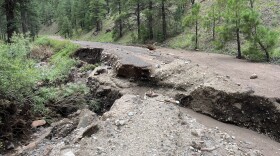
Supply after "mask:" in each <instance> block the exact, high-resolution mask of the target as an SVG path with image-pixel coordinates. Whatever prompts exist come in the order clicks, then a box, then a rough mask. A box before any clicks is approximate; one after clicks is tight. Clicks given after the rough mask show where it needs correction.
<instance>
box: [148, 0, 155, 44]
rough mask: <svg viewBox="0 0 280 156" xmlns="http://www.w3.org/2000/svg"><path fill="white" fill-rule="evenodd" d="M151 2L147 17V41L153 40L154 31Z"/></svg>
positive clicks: (151, 2)
mask: <svg viewBox="0 0 280 156" xmlns="http://www.w3.org/2000/svg"><path fill="white" fill-rule="evenodd" d="M152 11H153V1H151V0H150V1H149V16H148V29H149V39H150V40H153V39H154V30H153V15H152Z"/></svg>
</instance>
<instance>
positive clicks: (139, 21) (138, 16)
mask: <svg viewBox="0 0 280 156" xmlns="http://www.w3.org/2000/svg"><path fill="white" fill-rule="evenodd" d="M136 14H137V15H136V16H137V29H138V39H140V34H141V29H140V25H141V17H140V2H139V1H138V2H137V10H136Z"/></svg>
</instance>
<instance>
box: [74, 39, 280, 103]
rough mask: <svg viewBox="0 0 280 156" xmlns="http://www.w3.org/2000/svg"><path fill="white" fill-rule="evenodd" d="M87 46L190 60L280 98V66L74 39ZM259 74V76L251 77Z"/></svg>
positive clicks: (163, 59) (152, 57)
mask: <svg viewBox="0 0 280 156" xmlns="http://www.w3.org/2000/svg"><path fill="white" fill-rule="evenodd" d="M74 43H77V44H79V45H81V46H84V47H100V48H104V49H111V48H112V49H120V50H124V51H125V52H128V54H129V55H136V56H139V57H141V58H144V59H146V60H148V61H150V62H153V63H157V62H161V63H168V62H171V61H173V60H175V59H183V60H190V61H191V62H192V63H196V64H198V65H200V66H201V67H204V68H207V69H209V70H211V71H212V72H214V73H217V74H219V75H224V76H229V77H230V78H231V79H232V80H233V81H234V82H236V83H238V84H241V85H243V86H247V87H248V88H252V89H253V90H254V91H255V93H254V94H256V95H261V96H266V97H278V98H280V66H279V65H274V64H266V63H252V62H248V61H246V60H238V59H236V58H235V57H233V56H227V55H222V54H214V53H205V52H196V51H186V50H175V49H168V48H158V49H157V50H155V51H149V50H148V49H145V48H141V47H134V46H123V45H116V44H110V43H96V42H86V41H74ZM252 74H257V75H258V78H257V79H250V76H251V75H252Z"/></svg>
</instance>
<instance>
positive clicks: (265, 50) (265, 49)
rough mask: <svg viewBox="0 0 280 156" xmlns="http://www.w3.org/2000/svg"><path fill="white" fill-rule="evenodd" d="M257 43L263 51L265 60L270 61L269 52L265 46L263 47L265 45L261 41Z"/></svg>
mask: <svg viewBox="0 0 280 156" xmlns="http://www.w3.org/2000/svg"><path fill="white" fill-rule="evenodd" d="M258 43H259V45H260V46H261V48H262V50H263V51H264V52H265V59H266V61H267V62H269V61H270V56H269V52H268V51H267V48H265V46H264V45H263V44H262V42H261V41H258Z"/></svg>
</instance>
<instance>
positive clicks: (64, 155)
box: [62, 151, 75, 156]
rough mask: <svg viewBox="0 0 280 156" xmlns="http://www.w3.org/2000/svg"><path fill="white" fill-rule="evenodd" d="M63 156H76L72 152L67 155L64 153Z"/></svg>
mask: <svg viewBox="0 0 280 156" xmlns="http://www.w3.org/2000/svg"><path fill="white" fill-rule="evenodd" d="M62 156H75V154H74V153H73V152H72V151H68V152H66V153H63V154H62Z"/></svg>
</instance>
